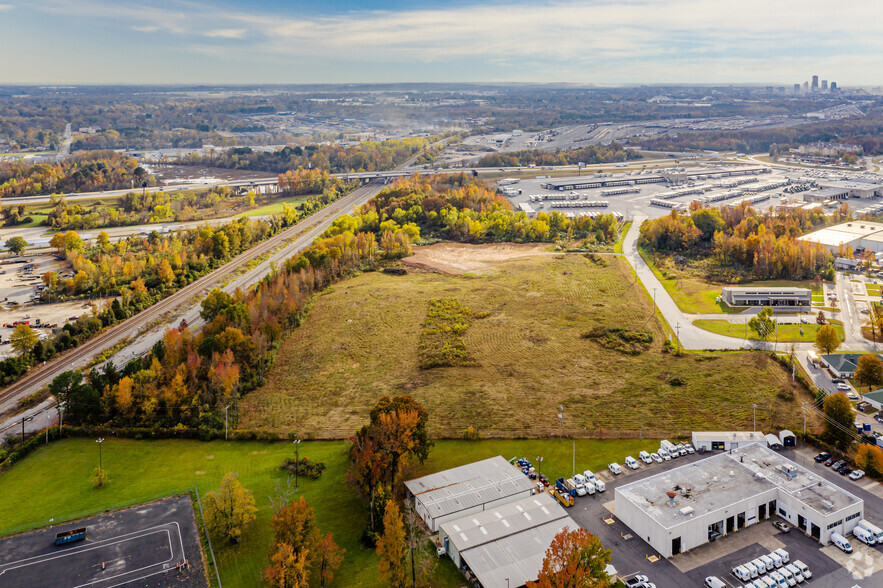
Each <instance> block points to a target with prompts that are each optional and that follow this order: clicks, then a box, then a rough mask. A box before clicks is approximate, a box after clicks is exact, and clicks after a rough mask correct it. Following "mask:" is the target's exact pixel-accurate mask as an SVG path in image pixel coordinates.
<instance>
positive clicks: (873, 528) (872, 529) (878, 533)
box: [857, 519, 883, 543]
mask: <svg viewBox="0 0 883 588" xmlns="http://www.w3.org/2000/svg"><path fill="white" fill-rule="evenodd" d="M857 526H859V527H861V528H862V529H865V530H866V531H868V532H869V533H870V534H871V535H873V536H874V540H875V541H876V542H877V543H883V529H881V528H880V527H878V526H877V525H872V524H871V523H870V522H868V521H867V520H865V519H862V520H860V521H859V522H858V525H857Z"/></svg>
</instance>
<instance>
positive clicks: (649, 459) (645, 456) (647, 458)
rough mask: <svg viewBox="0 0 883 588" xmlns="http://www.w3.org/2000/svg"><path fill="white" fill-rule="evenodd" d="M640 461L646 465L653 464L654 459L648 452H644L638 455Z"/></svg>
mask: <svg viewBox="0 0 883 588" xmlns="http://www.w3.org/2000/svg"><path fill="white" fill-rule="evenodd" d="M638 459H640V460H641V461H643V462H644V463H653V458H652V457H650V454H649V453H647V452H646V451H642V452H640V453H639V454H638Z"/></svg>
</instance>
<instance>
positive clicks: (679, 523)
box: [615, 443, 864, 557]
mask: <svg viewBox="0 0 883 588" xmlns="http://www.w3.org/2000/svg"><path fill="white" fill-rule="evenodd" d="M615 494H616V516H617V517H618V518H619V519H620V520H622V521H623V523H625V524H626V525H627V526H628V527H629V528H630V529H632V531H633V532H634V533H635V534H637V535H638V536H640V537H641V538H642V539H645V540H646V541H647V543H649V544H650V545H651V546H652V547H653V548H654V549H656V550H657V551H658V552H659V553H660V554H662V555H663V556H664V557H672V556H674V555H677V554H679V553H682V552H684V551H687V550H690V549H694V548H696V547H699V546H700V545H704V544H705V543H708V542H709V541H714V540H715V539H717V538H718V537H722V536H726V535H728V534H730V533H733V532H737V531H739V530H740V529H743V528H746V527H749V526H751V525H754V524H756V523H758V522H760V521H762V520H764V519H767V518H769V517H771V516H773V515H778V516H779V517H781V518H783V519H785V520H787V521H788V522H790V523H791V524H793V525H795V526H796V527H797V528H798V529H801V530H803V531H804V532H806V533H807V534H809V535H810V536H811V537H813V538H815V539H817V540H818V541H820V542H821V543H823V544H827V543H829V542H830V540H831V534H832V533H840V534H841V535H846V534H848V533H849V532H850V531H851V530H852V528H853V527H855V526H856V524H857V523H858V521H859V519H861V518H862V516H863V513H864V502H863V501H862V500H861V499H859V498H857V497H856V496H854V495H853V494H851V493H849V492H847V491H845V490H843V489H842V488H840V487H838V486H835V485H833V484H831V483H829V482H827V481H825V480H824V479H822V478H820V477H819V476H817V475H815V474H814V473H812V472H810V471H809V470H807V469H805V468H803V467H801V466H799V465H797V464H796V463H795V462H793V461H791V460H789V459H787V458H785V457H783V456H781V455H779V454H778V453H776V452H775V451H772V450H771V449H769V448H767V447H766V445H765V444H761V443H751V444H749V445H746V446H744V447H741V446H740V447H736V448H733V449H731V450H730V451H728V452H726V453H721V454H718V455H715V456H712V457H709V458H707V459H704V460H701V461H698V462H695V463H691V464H689V465H685V466H681V467H678V468H674V469H671V470H668V471H665V472H663V473H661V474H657V475H655V476H651V477H649V478H645V479H643V480H640V481H638V482H634V483H632V484H626V485H624V486H622V487H619V488H616V491H615Z"/></svg>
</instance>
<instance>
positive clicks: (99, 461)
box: [98, 437, 104, 487]
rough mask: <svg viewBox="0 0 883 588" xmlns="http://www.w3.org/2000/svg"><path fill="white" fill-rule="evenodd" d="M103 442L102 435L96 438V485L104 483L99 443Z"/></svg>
mask: <svg viewBox="0 0 883 588" xmlns="http://www.w3.org/2000/svg"><path fill="white" fill-rule="evenodd" d="M102 443H104V437H99V438H98V486H99V487H100V486H102V485H103V484H104V468H103V467H102V465H101V444H102Z"/></svg>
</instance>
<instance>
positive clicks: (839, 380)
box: [831, 378, 846, 384]
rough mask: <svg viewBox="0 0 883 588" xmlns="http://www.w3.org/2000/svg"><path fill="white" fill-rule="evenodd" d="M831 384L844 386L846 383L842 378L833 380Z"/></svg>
mask: <svg viewBox="0 0 883 588" xmlns="http://www.w3.org/2000/svg"><path fill="white" fill-rule="evenodd" d="M831 383H832V384H845V383H846V381H845V380H843V379H842V378H834V379H833V380H831Z"/></svg>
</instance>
